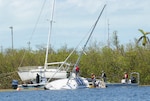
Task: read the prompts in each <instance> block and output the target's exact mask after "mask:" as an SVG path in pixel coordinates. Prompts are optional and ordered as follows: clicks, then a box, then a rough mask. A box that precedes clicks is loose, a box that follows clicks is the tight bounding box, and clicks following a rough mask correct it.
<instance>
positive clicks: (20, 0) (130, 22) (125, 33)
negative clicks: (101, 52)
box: [0, 0, 150, 50]
mask: <svg viewBox="0 0 150 101" xmlns="http://www.w3.org/2000/svg"><path fill="white" fill-rule="evenodd" d="M52 4H53V0H0V47H1V50H2V49H6V48H12V41H13V48H15V49H22V48H28V47H31V48H32V49H38V48H40V47H46V44H47V38H48V32H49V25H50V20H51V19H52V17H51V15H52ZM105 4H106V5H107V6H106V8H105V9H104V11H103V14H102V16H101V18H100V20H99V22H98V24H97V26H96V28H95V30H94V32H93V35H92V39H91V40H93V41H95V40H96V41H97V42H100V43H101V45H102V46H103V45H107V42H108V39H110V40H111V38H112V35H113V32H114V31H117V35H118V38H119V42H120V44H124V45H126V44H128V43H131V42H134V39H135V38H136V39H138V38H139V37H140V36H141V35H142V34H141V33H140V32H139V31H138V29H139V28H140V29H143V30H144V31H146V32H149V31H150V29H149V27H150V23H149V22H150V20H149V18H150V13H149V12H150V11H149V10H150V6H149V4H150V0H143V1H141V0H56V1H55V6H54V15H53V23H52V25H53V27H52V33H51V38H50V43H51V45H52V47H53V48H55V49H59V48H61V47H62V46H64V45H67V47H68V48H75V47H76V46H77V45H78V43H79V42H80V41H81V40H83V39H85V40H86V38H85V37H86V36H88V35H89V32H90V29H91V28H92V26H93V25H94V23H95V21H96V19H97V17H98V15H99V13H100V12H101V10H102V8H103V6H104V5H105ZM11 26H12V27H13V34H12V33H11V31H12V30H11V28H10V27H11ZM108 29H109V30H108ZM108 33H109V34H108ZM108 37H109V38H108ZM12 39H13V40H12ZM29 42H30V45H29V44H28V43H29ZM84 43H85V42H84V41H83V44H84ZM83 44H81V47H82V46H83Z"/></svg>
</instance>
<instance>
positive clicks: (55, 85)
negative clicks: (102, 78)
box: [44, 5, 106, 90]
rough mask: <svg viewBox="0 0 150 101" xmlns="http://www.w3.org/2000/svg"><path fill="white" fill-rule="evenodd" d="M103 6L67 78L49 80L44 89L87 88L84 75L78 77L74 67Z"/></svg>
mask: <svg viewBox="0 0 150 101" xmlns="http://www.w3.org/2000/svg"><path fill="white" fill-rule="evenodd" d="M105 6H106V5H104V7H103V9H102V11H101V12H100V14H99V16H98V18H97V20H96V22H95V24H94V26H93V29H92V30H91V33H90V34H89V37H88V39H87V41H86V43H85V45H84V47H83V50H82V52H81V54H80V55H79V57H78V59H77V61H76V63H75V65H74V68H73V70H72V72H71V74H70V77H69V78H67V79H59V80H54V81H51V82H49V83H47V84H46V85H45V87H44V88H45V89H48V90H64V89H68V90H69V89H81V88H89V82H88V80H87V79H86V78H84V77H80V76H79V74H76V73H77V72H76V67H78V65H79V61H80V59H81V56H82V55H83V52H84V50H85V48H86V45H87V43H88V41H89V39H90V38H91V35H92V33H93V31H94V29H95V27H96V25H97V22H98V21H99V19H100V16H101V15H102V12H103V10H104V8H105ZM101 84H102V83H98V86H99V87H102V86H101Z"/></svg>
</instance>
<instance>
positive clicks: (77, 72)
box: [75, 66, 80, 77]
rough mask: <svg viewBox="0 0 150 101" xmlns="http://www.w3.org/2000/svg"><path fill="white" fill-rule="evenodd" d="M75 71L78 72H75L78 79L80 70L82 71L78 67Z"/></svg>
mask: <svg viewBox="0 0 150 101" xmlns="http://www.w3.org/2000/svg"><path fill="white" fill-rule="evenodd" d="M75 70H76V71H75V72H76V77H77V76H79V70H80V69H79V66H76V69H75Z"/></svg>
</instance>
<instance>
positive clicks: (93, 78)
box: [91, 73, 96, 87]
mask: <svg viewBox="0 0 150 101" xmlns="http://www.w3.org/2000/svg"><path fill="white" fill-rule="evenodd" d="M91 79H92V82H93V86H94V87H96V76H95V74H94V73H91Z"/></svg>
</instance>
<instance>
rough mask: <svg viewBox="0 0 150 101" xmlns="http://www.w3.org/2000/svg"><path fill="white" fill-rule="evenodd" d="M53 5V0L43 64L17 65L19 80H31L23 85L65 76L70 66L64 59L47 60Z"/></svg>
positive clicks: (33, 84) (34, 84)
mask: <svg viewBox="0 0 150 101" xmlns="http://www.w3.org/2000/svg"><path fill="white" fill-rule="evenodd" d="M54 6H55V0H54V1H53V7H52V14H51V21H50V27H49V33H48V42H47V48H46V56H45V64H44V66H24V67H18V75H19V77H20V78H21V80H22V81H29V80H30V81H31V84H24V86H38V85H40V84H41V85H44V84H45V83H46V82H47V79H49V78H53V79H62V78H67V71H68V70H69V68H70V66H71V64H70V63H67V62H65V61H62V62H52V63H48V62H47V61H48V51H49V43H50V36H51V33H52V23H53V15H54ZM60 67H61V68H60ZM37 75H39V77H38V78H37ZM37 81H39V82H37Z"/></svg>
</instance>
